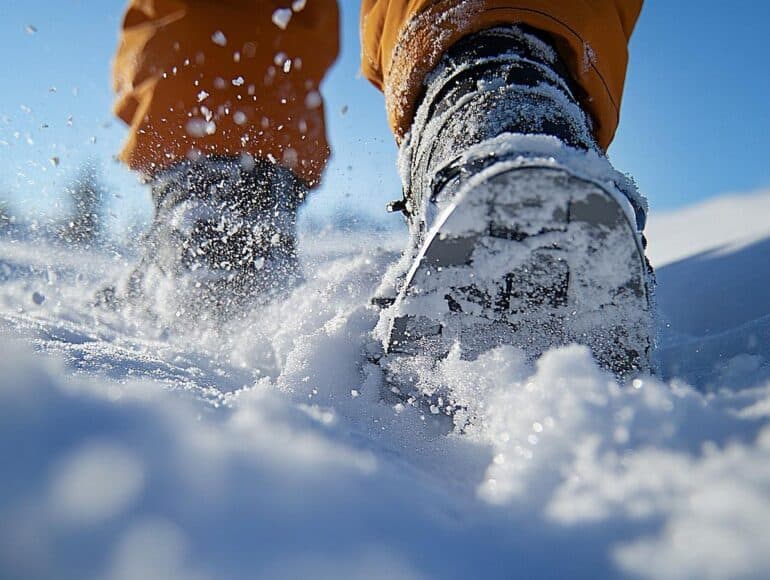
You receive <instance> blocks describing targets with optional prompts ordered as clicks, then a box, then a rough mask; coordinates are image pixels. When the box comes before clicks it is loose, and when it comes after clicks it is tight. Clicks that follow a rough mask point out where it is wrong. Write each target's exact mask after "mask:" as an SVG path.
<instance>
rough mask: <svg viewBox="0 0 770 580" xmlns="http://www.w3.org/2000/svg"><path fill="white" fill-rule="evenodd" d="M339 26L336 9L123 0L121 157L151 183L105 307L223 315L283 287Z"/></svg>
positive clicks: (319, 138)
mask: <svg viewBox="0 0 770 580" xmlns="http://www.w3.org/2000/svg"><path fill="white" fill-rule="evenodd" d="M287 5H291V6H292V7H287ZM338 27H339V20H338V11H337V4H336V1H335V0H314V1H312V2H307V3H304V2H294V3H293V4H292V3H287V2H281V1H278V0H269V1H264V0H217V1H215V0H131V1H130V3H129V6H128V9H127V11H126V14H125V18H124V21H123V27H122V31H121V36H120V42H119V46H118V51H117V56H116V58H115V61H114V88H115V92H116V97H117V99H116V104H115V112H116V114H117V115H118V116H119V117H120V118H121V119H122V120H123V121H125V122H126V123H127V124H128V126H129V134H128V139H127V141H126V143H125V147H124V149H123V151H122V152H121V154H120V158H121V159H122V160H123V161H124V162H125V163H126V164H127V165H128V166H129V167H131V168H132V169H134V170H136V171H138V172H139V173H141V174H142V175H143V176H144V177H145V178H147V179H148V180H149V181H150V183H151V184H152V189H153V200H154V202H155V209H156V215H155V220H154V223H153V226H152V228H151V233H150V235H149V239H148V242H147V244H146V246H147V247H146V249H145V251H144V254H143V258H142V260H141V262H140V264H139V266H138V267H137V268H136V269H135V271H134V272H133V273H132V275H131V276H130V277H129V278H128V280H127V281H126V285H125V288H123V289H122V291H118V292H117V294H118V298H122V297H126V296H127V297H129V298H133V297H140V298H148V296H147V294H153V295H156V296H150V297H149V298H150V299H151V300H152V298H153V297H155V298H157V300H158V301H161V302H165V301H170V302H171V303H172V304H173V308H174V309H176V310H177V311H182V312H188V313H190V314H193V315H195V316H197V315H205V314H207V313H208V312H209V311H211V310H216V311H218V312H225V313H230V312H237V311H238V310H239V308H240V307H241V306H242V305H243V304H244V303H245V302H247V301H249V300H250V299H251V298H252V297H254V296H255V295H259V296H262V297H266V296H267V294H266V292H267V293H268V294H269V291H270V290H271V289H274V288H277V287H280V286H282V285H285V284H286V283H289V282H290V281H291V279H293V278H294V277H295V269H296V255H295V243H294V226H295V216H296V210H297V207H298V206H299V204H300V203H301V202H302V200H303V199H304V198H305V195H306V193H307V191H308V190H309V189H311V188H313V187H315V186H316V185H317V184H318V182H319V179H320V177H321V174H322V172H323V169H324V166H325V164H326V161H327V159H328V157H329V146H328V144H327V140H326V130H325V126H324V108H323V100H322V98H321V95H320V93H319V85H320V84H321V81H322V79H323V77H324V75H325V74H326V72H327V70H328V69H329V67H330V66H331V65H332V63H333V62H334V60H335V59H336V57H337V53H338V49H339V35H338ZM159 287H163V288H165V289H166V294H165V295H162V296H160V297H157V294H158V288H159ZM148 290H151V291H150V292H148ZM142 302H145V303H146V300H143V301H142Z"/></svg>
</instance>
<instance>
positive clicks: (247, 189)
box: [100, 158, 307, 320]
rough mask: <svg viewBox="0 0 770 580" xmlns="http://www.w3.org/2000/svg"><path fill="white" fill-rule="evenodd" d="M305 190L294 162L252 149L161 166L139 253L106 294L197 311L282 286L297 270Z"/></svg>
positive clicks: (227, 308) (274, 292)
mask: <svg viewBox="0 0 770 580" xmlns="http://www.w3.org/2000/svg"><path fill="white" fill-rule="evenodd" d="M306 193H307V187H306V186H305V184H304V183H302V182H301V181H300V180H299V179H298V178H297V177H296V176H295V175H294V174H293V172H291V171H290V170H289V169H286V168H283V167H279V166H277V165H275V164H273V163H270V162H267V161H253V160H251V159H250V158H245V161H244V159H232V158H206V159H202V160H199V161H195V162H184V163H181V164H179V165H177V166H175V167H173V168H171V169H169V170H166V171H164V172H162V173H160V174H158V175H156V176H155V178H154V180H153V181H152V195H153V201H154V204H155V217H154V219H153V223H152V225H151V228H150V231H149V233H148V235H147V237H146V239H145V240H144V245H143V248H142V254H141V257H140V260H139V262H138V264H137V266H136V267H135V268H134V270H133V271H132V272H131V274H130V275H129V276H128V277H127V279H126V280H125V281H124V282H123V283H122V284H121V285H120V286H119V287H118V288H111V289H107V290H105V291H103V292H102V294H101V296H100V301H101V302H103V303H107V304H110V305H117V306H120V305H126V304H127V305H130V306H138V307H140V308H145V309H149V310H150V311H153V312H154V313H156V314H160V315H163V314H168V315H169V316H171V317H172V318H177V319H180V318H181V319H182V320H185V319H187V320H200V319H201V318H203V319H206V318H221V317H230V316H233V315H236V314H239V313H240V312H242V310H243V309H244V308H245V307H246V306H248V305H251V304H254V303H255V302H267V301H269V300H271V299H273V298H274V297H276V296H278V295H281V294H282V293H285V292H286V291H287V290H288V289H290V288H291V287H292V286H293V285H295V284H296V282H297V280H298V279H299V276H300V273H299V268H298V261H297V254H296V231H295V230H296V216H297V208H298V207H299V205H300V204H301V203H302V201H303V200H304V198H305V195H306Z"/></svg>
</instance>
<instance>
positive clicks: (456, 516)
mask: <svg viewBox="0 0 770 580" xmlns="http://www.w3.org/2000/svg"><path fill="white" fill-rule="evenodd" d="M768 215H770V193H757V194H754V195H750V196H729V197H725V198H724V199H721V200H717V201H714V202H709V203H706V204H703V205H701V206H697V207H693V208H687V209H685V210H682V211H679V212H676V213H672V214H667V215H666V214H664V215H657V216H656V215H653V216H652V219H651V224H650V227H649V229H648V236H649V238H650V255H651V257H652V259H653V261H654V263H655V265H656V266H657V269H658V278H659V282H660V286H659V291H658V299H659V302H660V306H661V309H662V315H661V328H662V336H661V347H660V351H659V358H660V366H661V376H660V377H658V378H648V379H646V380H644V381H637V382H635V383H634V384H633V385H631V386H627V387H622V388H621V387H619V386H618V385H616V384H615V383H614V382H613V381H612V380H611V379H610V377H608V376H607V375H605V374H603V373H602V372H601V371H600V370H599V369H598V368H597V367H596V366H595V365H594V363H593V362H592V360H591V358H590V356H589V355H588V353H587V352H586V351H585V350H584V349H582V348H580V347H570V348H565V349H561V350H558V351H554V352H551V353H549V354H547V355H546V356H544V357H543V358H542V359H541V360H540V361H539V362H538V363H537V365H536V367H534V368H533V367H530V366H528V365H527V364H526V363H524V362H523V361H522V358H521V357H520V355H519V354H518V353H517V351H516V350H515V349H513V348H510V349H499V350H497V351H493V352H490V353H488V354H487V355H485V356H483V357H482V358H481V359H479V360H477V361H474V362H466V361H461V360H459V359H451V360H449V361H447V363H446V364H445V365H444V366H443V368H442V370H441V373H442V374H443V377H442V380H444V381H446V382H447V383H449V384H450V385H452V386H453V387H454V388H456V389H461V390H463V392H465V393H468V394H469V395H468V396H469V397H471V396H472V398H473V400H475V401H476V402H477V405H476V410H477V416H476V418H475V420H474V421H473V423H472V424H471V426H470V427H469V428H468V429H467V430H465V431H464V432H463V433H451V434H448V435H447V434H446V430H447V425H446V422H441V421H439V422H436V421H434V418H433V417H431V416H428V417H425V416H423V415H422V414H421V412H420V410H418V409H412V408H406V409H404V408H402V407H400V406H399V407H395V408H394V407H391V406H389V405H386V404H385V403H382V402H380V398H379V381H380V378H381V377H380V374H379V371H378V369H377V368H376V367H373V366H372V365H370V364H368V363H367V361H366V358H365V356H364V355H363V354H362V353H363V351H364V347H365V346H366V344H367V343H368V341H369V340H370V338H369V332H370V330H371V329H372V327H373V326H374V324H375V322H376V316H377V315H376V313H375V312H374V311H373V310H372V309H371V308H369V307H367V304H368V301H369V298H370V296H371V294H372V292H373V290H374V288H375V287H376V286H377V284H378V282H379V278H380V276H381V275H382V273H383V271H384V270H385V268H386V267H387V265H388V264H389V263H391V262H392V261H393V260H394V259H395V258H396V257H397V251H398V247H399V244H400V243H402V241H401V240H399V239H397V238H394V237H392V236H391V237H388V236H385V235H375V234H339V233H333V234H328V235H325V236H323V237H320V238H319V237H317V236H316V237H314V238H313V239H310V238H305V239H304V240H303V252H304V255H305V260H306V262H307V264H306V272H307V274H308V280H307V283H306V284H305V285H303V286H302V287H300V288H299V289H297V290H296V291H295V292H294V294H293V295H292V296H291V297H290V299H288V300H287V301H286V302H284V303H281V304H276V305H273V306H271V307H268V308H265V309H262V310H259V311H256V312H253V313H252V314H251V316H250V317H249V318H248V319H247V320H244V321H240V322H238V323H234V324H231V325H230V326H229V328H227V329H226V332H225V333H224V334H223V331H222V330H221V329H219V331H218V332H217V331H215V329H211V328H209V329H206V328H178V327H174V326H168V325H162V324H151V323H150V322H149V321H145V320H141V319H125V318H122V317H121V316H119V315H117V314H109V313H105V312H102V311H100V310H97V309H94V308H92V307H91V301H92V297H93V293H94V291H95V290H96V289H97V288H99V286H100V284H102V283H103V281H104V280H105V279H107V278H109V277H111V276H115V275H117V274H118V273H119V272H120V271H121V270H122V269H123V268H124V267H125V264H124V260H123V258H121V257H120V256H110V255H105V254H103V253H102V254H98V253H96V254H78V253H75V252H72V251H69V250H63V249H60V248H59V249H57V248H55V247H52V246H49V245H47V244H45V243H43V242H41V241H39V240H38V241H17V242H13V241H11V240H9V239H0V341H1V342H0V349H1V350H0V352H1V353H2V354H1V355H0V462H1V463H0V465H2V468H0V577H2V578H57V579H67V578H77V579H84V578H107V579H121V580H122V579H134V580H140V579H141V580H150V579H155V578H157V579H170V578H178V579H198V578H227V579H229V578H233V579H235V578H367V579H368V578H482V577H483V578H513V577H522V578H529V577H534V576H538V577H559V578H563V577H592V578H593V577H597V576H601V577H613V576H643V577H654V578H737V577H757V578H760V577H767V576H768V575H769V574H770V533H769V532H768V526H769V524H770V340H769V339H770V292H768V288H770V267H769V266H768V264H770V222H768V221H767V216H768Z"/></svg>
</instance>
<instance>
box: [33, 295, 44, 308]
mask: <svg viewBox="0 0 770 580" xmlns="http://www.w3.org/2000/svg"><path fill="white" fill-rule="evenodd" d="M32 302H34V303H35V304H37V305H38V306H40V305H41V304H42V303H43V302H45V296H43V295H42V294H41V293H40V292H33V293H32Z"/></svg>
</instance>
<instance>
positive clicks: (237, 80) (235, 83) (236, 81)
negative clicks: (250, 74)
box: [233, 77, 246, 87]
mask: <svg viewBox="0 0 770 580" xmlns="http://www.w3.org/2000/svg"><path fill="white" fill-rule="evenodd" d="M245 82H246V81H245V80H243V77H237V78H234V79H233V86H236V87H240V86H243V83H245Z"/></svg>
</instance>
